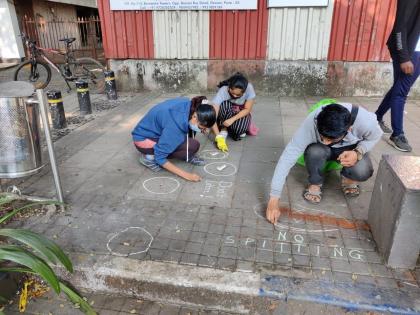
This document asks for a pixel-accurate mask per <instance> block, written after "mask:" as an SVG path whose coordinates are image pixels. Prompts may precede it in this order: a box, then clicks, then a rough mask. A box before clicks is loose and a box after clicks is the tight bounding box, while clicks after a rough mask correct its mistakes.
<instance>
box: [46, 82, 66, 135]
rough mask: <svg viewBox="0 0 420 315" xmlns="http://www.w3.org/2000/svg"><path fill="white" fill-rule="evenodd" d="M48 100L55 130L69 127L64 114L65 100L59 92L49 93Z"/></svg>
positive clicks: (51, 91) (52, 91)
mask: <svg viewBox="0 0 420 315" xmlns="http://www.w3.org/2000/svg"><path fill="white" fill-rule="evenodd" d="M47 100H48V105H49V107H50V112H51V120H52V124H53V128H54V129H63V128H66V127H67V121H66V114H65V112H64V106H63V99H62V97H61V92H60V91H58V90H50V91H47Z"/></svg>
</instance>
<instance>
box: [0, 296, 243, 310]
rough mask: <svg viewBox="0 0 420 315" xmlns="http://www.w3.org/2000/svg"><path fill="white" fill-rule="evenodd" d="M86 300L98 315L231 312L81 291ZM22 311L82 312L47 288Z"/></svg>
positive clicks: (15, 308) (15, 307) (14, 308)
mask: <svg viewBox="0 0 420 315" xmlns="http://www.w3.org/2000/svg"><path fill="white" fill-rule="evenodd" d="M84 297H85V298H86V299H87V301H88V303H89V304H90V305H91V306H92V307H93V309H94V310H95V311H97V312H98V313H99V315H131V314H138V315H235V314H234V313H226V312H219V311H217V310H209V309H204V308H196V307H187V306H179V305H171V304H167V303H159V302H154V301H147V300H143V299H136V298H128V297H120V296H112V295H104V294H84ZM5 312H6V313H5V314H7V315H17V314H22V313H20V312H19V310H18V305H17V303H14V304H12V305H10V306H8V307H7V310H6V311H5ZM25 314H28V315H75V314H82V312H79V310H78V309H77V308H75V307H74V305H73V304H72V303H70V302H69V301H68V300H67V299H66V298H65V296H63V294H61V295H59V296H57V295H55V294H54V293H52V292H51V291H50V292H48V293H47V294H46V295H45V296H43V297H40V298H37V299H36V300H29V302H28V304H27V307H26V311H25Z"/></svg>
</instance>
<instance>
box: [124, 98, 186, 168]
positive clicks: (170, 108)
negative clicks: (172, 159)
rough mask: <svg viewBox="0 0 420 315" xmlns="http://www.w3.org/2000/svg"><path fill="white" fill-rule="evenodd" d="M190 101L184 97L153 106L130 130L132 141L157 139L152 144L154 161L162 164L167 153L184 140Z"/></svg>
mask: <svg viewBox="0 0 420 315" xmlns="http://www.w3.org/2000/svg"><path fill="white" fill-rule="evenodd" d="M190 108H191V101H190V100H189V99H188V98H186V97H177V98H173V99H169V100H166V101H164V102H162V103H159V104H157V105H156V106H154V107H153V108H152V109H151V110H150V111H149V112H148V113H147V114H146V116H144V117H143V119H142V120H140V122H139V123H138V124H137V126H136V127H135V128H134V130H133V131H132V132H131V134H132V136H133V140H134V141H143V140H145V139H159V140H158V142H157V143H156V145H155V146H154V148H153V149H154V152H155V161H156V163H158V164H159V165H163V164H165V163H166V161H167V157H168V155H170V154H171V153H172V152H174V151H175V150H176V148H177V147H178V146H180V145H181V144H182V143H184V141H185V140H186V137H187V135H188V128H189V120H188V118H189V115H190Z"/></svg>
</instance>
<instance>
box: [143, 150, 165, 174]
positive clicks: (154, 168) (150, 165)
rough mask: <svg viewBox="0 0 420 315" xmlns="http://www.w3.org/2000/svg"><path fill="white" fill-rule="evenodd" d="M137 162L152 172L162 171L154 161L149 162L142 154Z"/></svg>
mask: <svg viewBox="0 0 420 315" xmlns="http://www.w3.org/2000/svg"><path fill="white" fill-rule="evenodd" d="M139 162H140V164H142V165H144V166H146V167H147V168H148V169H150V170H151V171H153V172H159V171H160V170H161V169H162V168H161V167H160V166H159V164H157V163H156V162H155V161H154V160H149V159H148V158H147V157H146V156H144V155H143V154H142V155H141V156H140V158H139Z"/></svg>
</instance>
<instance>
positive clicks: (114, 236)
mask: <svg viewBox="0 0 420 315" xmlns="http://www.w3.org/2000/svg"><path fill="white" fill-rule="evenodd" d="M129 229H138V230H142V231H143V232H145V233H146V234H147V235H148V236H150V241H149V243H148V244H147V246H146V249H144V250H142V251H138V252H134V253H128V254H121V253H117V252H114V251H112V249H111V247H110V246H109V244H110V243H111V242H112V240H113V239H114V238H116V237H117V236H119V235H120V234H122V233H124V232H127V231H128V230H129ZM152 242H153V235H152V234H150V233H149V232H148V231H147V230H145V229H144V228H142V227H139V226H130V227H128V228H126V229H124V230H122V231H121V232H118V233H115V234H114V235H113V236H111V237H110V239H109V240H108V242H107V243H106V248H107V249H108V251H109V252H110V253H111V254H112V255H115V256H120V257H127V256H132V255H136V254H141V253H144V252H147V251H148V250H149V248H150V246H151V245H152Z"/></svg>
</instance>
